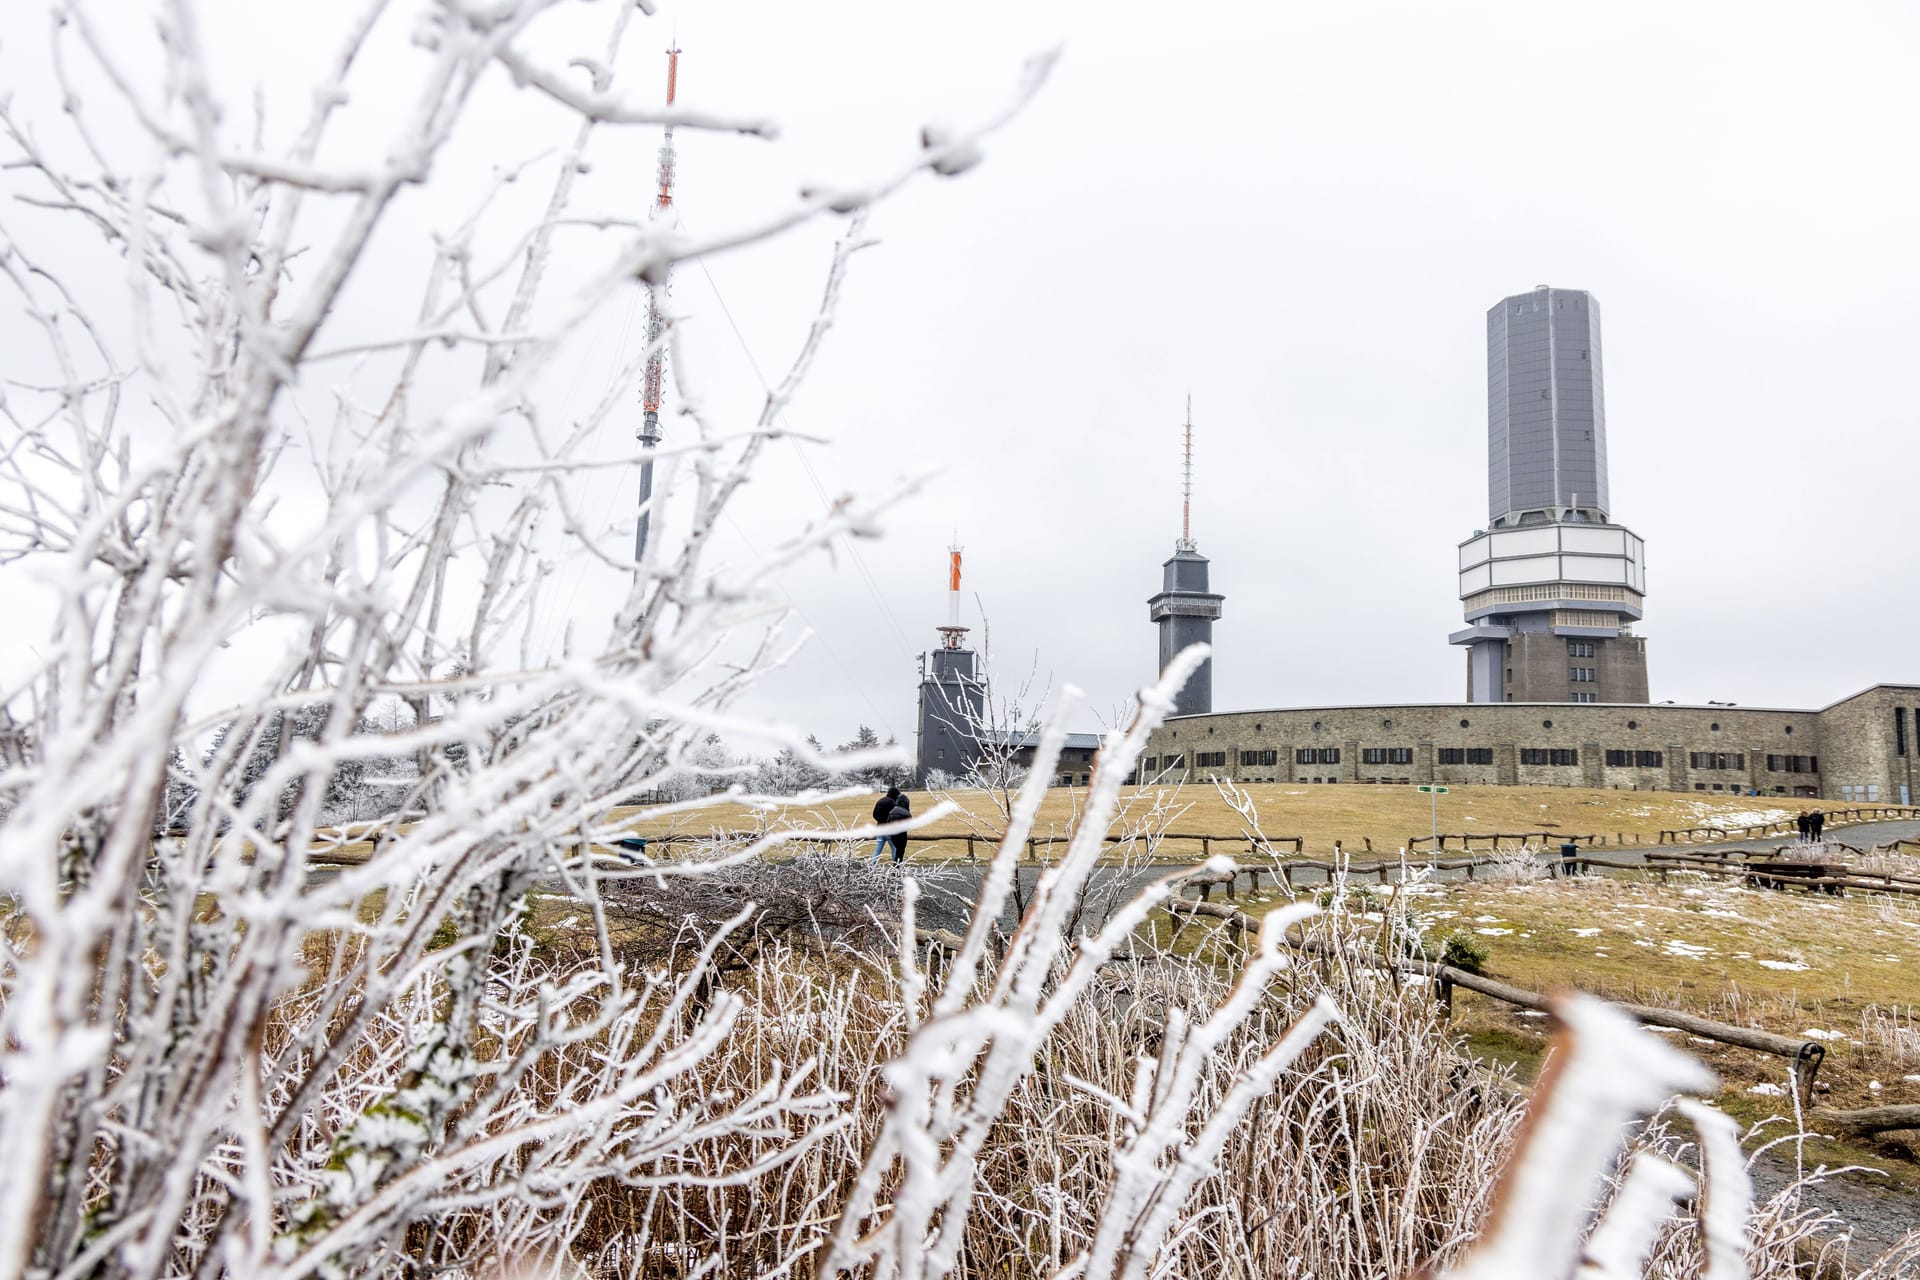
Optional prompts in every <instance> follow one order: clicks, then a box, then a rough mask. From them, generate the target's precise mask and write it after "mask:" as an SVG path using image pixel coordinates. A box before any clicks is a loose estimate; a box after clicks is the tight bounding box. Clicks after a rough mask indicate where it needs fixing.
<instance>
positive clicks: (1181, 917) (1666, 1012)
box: [1166, 899, 1827, 1106]
mask: <svg viewBox="0 0 1920 1280" xmlns="http://www.w3.org/2000/svg"><path fill="white" fill-rule="evenodd" d="M1166 906H1167V913H1168V916H1169V918H1170V919H1171V920H1172V922H1173V927H1174V932H1175V934H1178V932H1179V931H1180V930H1181V929H1182V928H1184V927H1186V926H1187V925H1189V924H1193V923H1195V922H1196V920H1197V918H1198V917H1200V916H1210V917H1213V918H1215V919H1218V920H1222V921H1224V922H1225V923H1226V926H1227V929H1228V931H1229V933H1230V935H1231V936H1232V937H1233V938H1234V939H1235V940H1236V941H1243V940H1244V939H1245V937H1246V935H1247V934H1249V933H1257V932H1258V931H1259V928H1260V922H1259V921H1258V920H1257V919H1255V918H1254V917H1253V916H1250V915H1248V914H1247V913H1246V912H1244V911H1241V910H1240V909H1239V908H1237V907H1233V906H1230V905H1227V904H1224V903H1213V902H1187V901H1184V900H1180V899H1174V900H1170V901H1169V902H1168V903H1167V904H1166ZM1282 940H1283V941H1284V942H1285V943H1286V945H1287V946H1289V947H1291V948H1293V949H1294V950H1296V951H1304V952H1308V953H1310V954H1318V955H1334V956H1338V955H1344V956H1345V957H1346V958H1347V959H1349V960H1351V961H1355V962H1358V963H1360V964H1364V965H1366V966H1368V967H1370V968H1373V969H1378V970H1382V971H1385V972H1390V973H1393V974H1395V975H1396V976H1398V975H1404V974H1417V975H1419V976H1421V977H1424V978H1428V979H1431V980H1432V982H1433V984H1434V995H1435V998H1436V999H1437V1000H1438V1001H1439V1002H1440V1007H1441V1009H1442V1010H1443V1011H1451V1008H1452V1002H1453V988H1454V987H1464V988H1466V989H1467V990H1468V991H1475V992H1478V993H1480V994H1481V995H1485V996H1491V997H1492V998H1493V999H1495V1000H1499V1001H1502V1002H1504V1003H1506V1004H1511V1005H1516V1006H1518V1007H1520V1008H1523V1009H1535V1010H1539V1011H1541V1012H1546V1011H1548V1004H1547V998H1546V997H1545V996H1544V995H1542V994H1540V993H1539V992H1537V991H1528V990H1526V989H1525V988H1522V987H1516V986H1513V985H1511V984H1510V983H1505V982H1501V981H1499V980H1498V979H1496V978H1489V977H1487V976H1486V975H1485V974H1478V973H1469V972H1468V971H1467V970H1465V969H1459V968H1455V967H1454V966H1453V965H1449V964H1441V963H1438V962H1436V961H1431V960H1416V959H1413V958H1410V957H1409V958H1404V959H1392V958H1389V957H1387V956H1383V955H1378V954H1375V953H1371V952H1366V951H1362V950H1360V949H1359V948H1357V947H1337V946H1335V945H1334V944H1332V943H1329V942H1327V941H1326V940H1324V939H1320V938H1309V937H1307V936H1305V935H1304V934H1303V933H1301V932H1300V929H1299V926H1298V925H1296V926H1294V927H1293V928H1291V929H1289V930H1287V932H1286V934H1285V935H1284V936H1283V938H1282ZM1169 943H1171V940H1169ZM1615 1007H1616V1008H1618V1009H1620V1010H1622V1011H1623V1012H1625V1013H1626V1014H1628V1015H1629V1016H1630V1017H1632V1018H1634V1019H1636V1020H1638V1021H1640V1022H1643V1023H1646V1024H1648V1025H1650V1026H1656V1027H1672V1028H1674V1029H1675V1030H1678V1031H1685V1032H1687V1033H1688V1034H1690V1035H1696V1036H1700V1037H1702V1038H1704V1039H1707V1040H1712V1041H1715V1042H1716V1043H1719V1044H1729V1045H1734V1046H1736V1047H1738V1048H1742V1049H1752V1050H1754V1051H1756V1052H1759V1053H1766V1054H1771V1055H1773V1056H1774V1057H1778V1058H1785V1059H1787V1060H1788V1061H1789V1062H1790V1063H1792V1070H1793V1079H1794V1087H1795V1089H1796V1090H1797V1091H1798V1092H1799V1094H1800V1097H1801V1100H1802V1103H1803V1105H1809V1106H1810V1105H1811V1104H1812V1097H1813V1078H1814V1075H1815V1073H1817V1072H1818V1071H1819V1070H1820V1063H1821V1062H1822V1061H1823V1060H1824V1059H1825V1058H1826V1055H1827V1050H1826V1046H1825V1045H1823V1044H1821V1043H1820V1042H1819V1041H1818V1040H1806V1039H1799V1038H1796V1037H1793V1036H1783V1035H1776V1034H1775V1033H1773V1032H1771V1031H1756V1030H1754V1029H1753V1028H1751V1027H1736V1026H1733V1025H1731V1024H1729V1023H1725V1022H1715V1021H1714V1020H1713V1019H1711V1018H1703V1017H1700V1016H1699V1015H1697V1014H1691V1013H1684V1012H1681V1011H1680V1010H1678V1009H1661V1008H1657V1007H1655V1006H1652V1005H1637V1004H1620V1005H1616V1006H1615Z"/></svg>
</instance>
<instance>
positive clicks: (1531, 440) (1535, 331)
mask: <svg viewBox="0 0 1920 1280" xmlns="http://www.w3.org/2000/svg"><path fill="white" fill-rule="evenodd" d="M1608 507H1609V497H1608V492H1607V421H1606V408H1605V398H1604V396H1603V394H1602V391H1601V378H1600V304H1599V303H1598V302H1597V301H1595V300H1594V297H1593V295H1592V294H1589V293H1585V292H1583V291H1581V290H1579V289H1554V288H1550V287H1548V286H1546V285H1541V286H1540V287H1539V288H1537V289H1535V290H1534V291H1533V292H1531V293H1521V294H1515V295H1514V296H1513V297H1511V298H1503V299H1501V300H1500V301H1499V302H1498V303H1497V304H1495V306H1494V307H1493V308H1492V309H1491V310H1490V311H1488V312H1487V527H1486V528H1485V529H1479V530H1475V531H1474V534H1473V536H1472V537H1470V538H1468V539H1467V540H1466V541H1465V542H1462V543H1461V544H1460V558H1459V566H1458V568H1459V575H1460V601H1461V606H1462V608H1463V609H1464V611H1465V613H1466V621H1467V623H1468V626H1467V627H1466V629H1465V630H1462V631H1456V632H1454V633H1453V635H1452V636H1450V637H1449V639H1450V640H1451V641H1452V642H1453V643H1454V644H1457V645H1461V646H1463V647H1464V648H1465V649H1466V650H1467V700H1468V701H1469V702H1645V701H1647V642H1646V641H1645V640H1644V639H1642V638H1640V637H1639V636H1636V635H1634V634H1633V624H1634V623H1635V622H1638V621H1639V620H1640V618H1641V617H1642V616H1643V612H1644V605H1645V600H1646V591H1647V582H1646V546H1645V544H1644V543H1642V542H1641V541H1640V539H1639V538H1638V537H1636V536H1635V535H1634V533H1633V531H1632V530H1631V529H1628V528H1627V527H1626V526H1624V525H1620V524H1615V523H1614V522H1613V521H1612V519H1611V518H1610V517H1609V515H1608Z"/></svg>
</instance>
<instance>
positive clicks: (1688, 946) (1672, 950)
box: [1666, 938, 1713, 960]
mask: <svg viewBox="0 0 1920 1280" xmlns="http://www.w3.org/2000/svg"><path fill="white" fill-rule="evenodd" d="M1666 953H1667V954H1668V955H1670V956H1683V957H1685V958H1686V959H1688V960H1698V959H1699V958H1700V957H1701V956H1710V955H1712V954H1713V948H1712V947H1702V946H1698V945H1696V944H1694V943H1691V942H1682V941H1680V940H1679V939H1678V938H1669V939H1667V945H1666Z"/></svg>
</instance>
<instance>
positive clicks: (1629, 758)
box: [1607, 751, 1667, 769]
mask: <svg viewBox="0 0 1920 1280" xmlns="http://www.w3.org/2000/svg"><path fill="white" fill-rule="evenodd" d="M1666 762H1667V753H1666V752H1664V751H1609V752H1607V767H1608V768H1610V769H1659V768H1662V767H1664V766H1665V765H1666Z"/></svg>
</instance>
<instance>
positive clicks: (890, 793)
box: [867, 787, 900, 867]
mask: <svg viewBox="0 0 1920 1280" xmlns="http://www.w3.org/2000/svg"><path fill="white" fill-rule="evenodd" d="M898 799H900V788H898V787H888V788H887V794H885V795H883V796H881V797H880V798H879V799H878V800H876V801H874V802H873V820H874V821H875V822H886V821H887V820H888V818H887V815H888V814H890V813H892V812H893V804H894V801H896V800H898ZM889 843H891V842H890V841H889V840H888V838H887V837H886V836H875V837H874V838H873V857H871V858H869V859H868V860H867V865H868V866H871V867H877V866H879V865H880V859H881V858H883V857H885V856H886V853H887V845H888V844H889Z"/></svg>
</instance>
